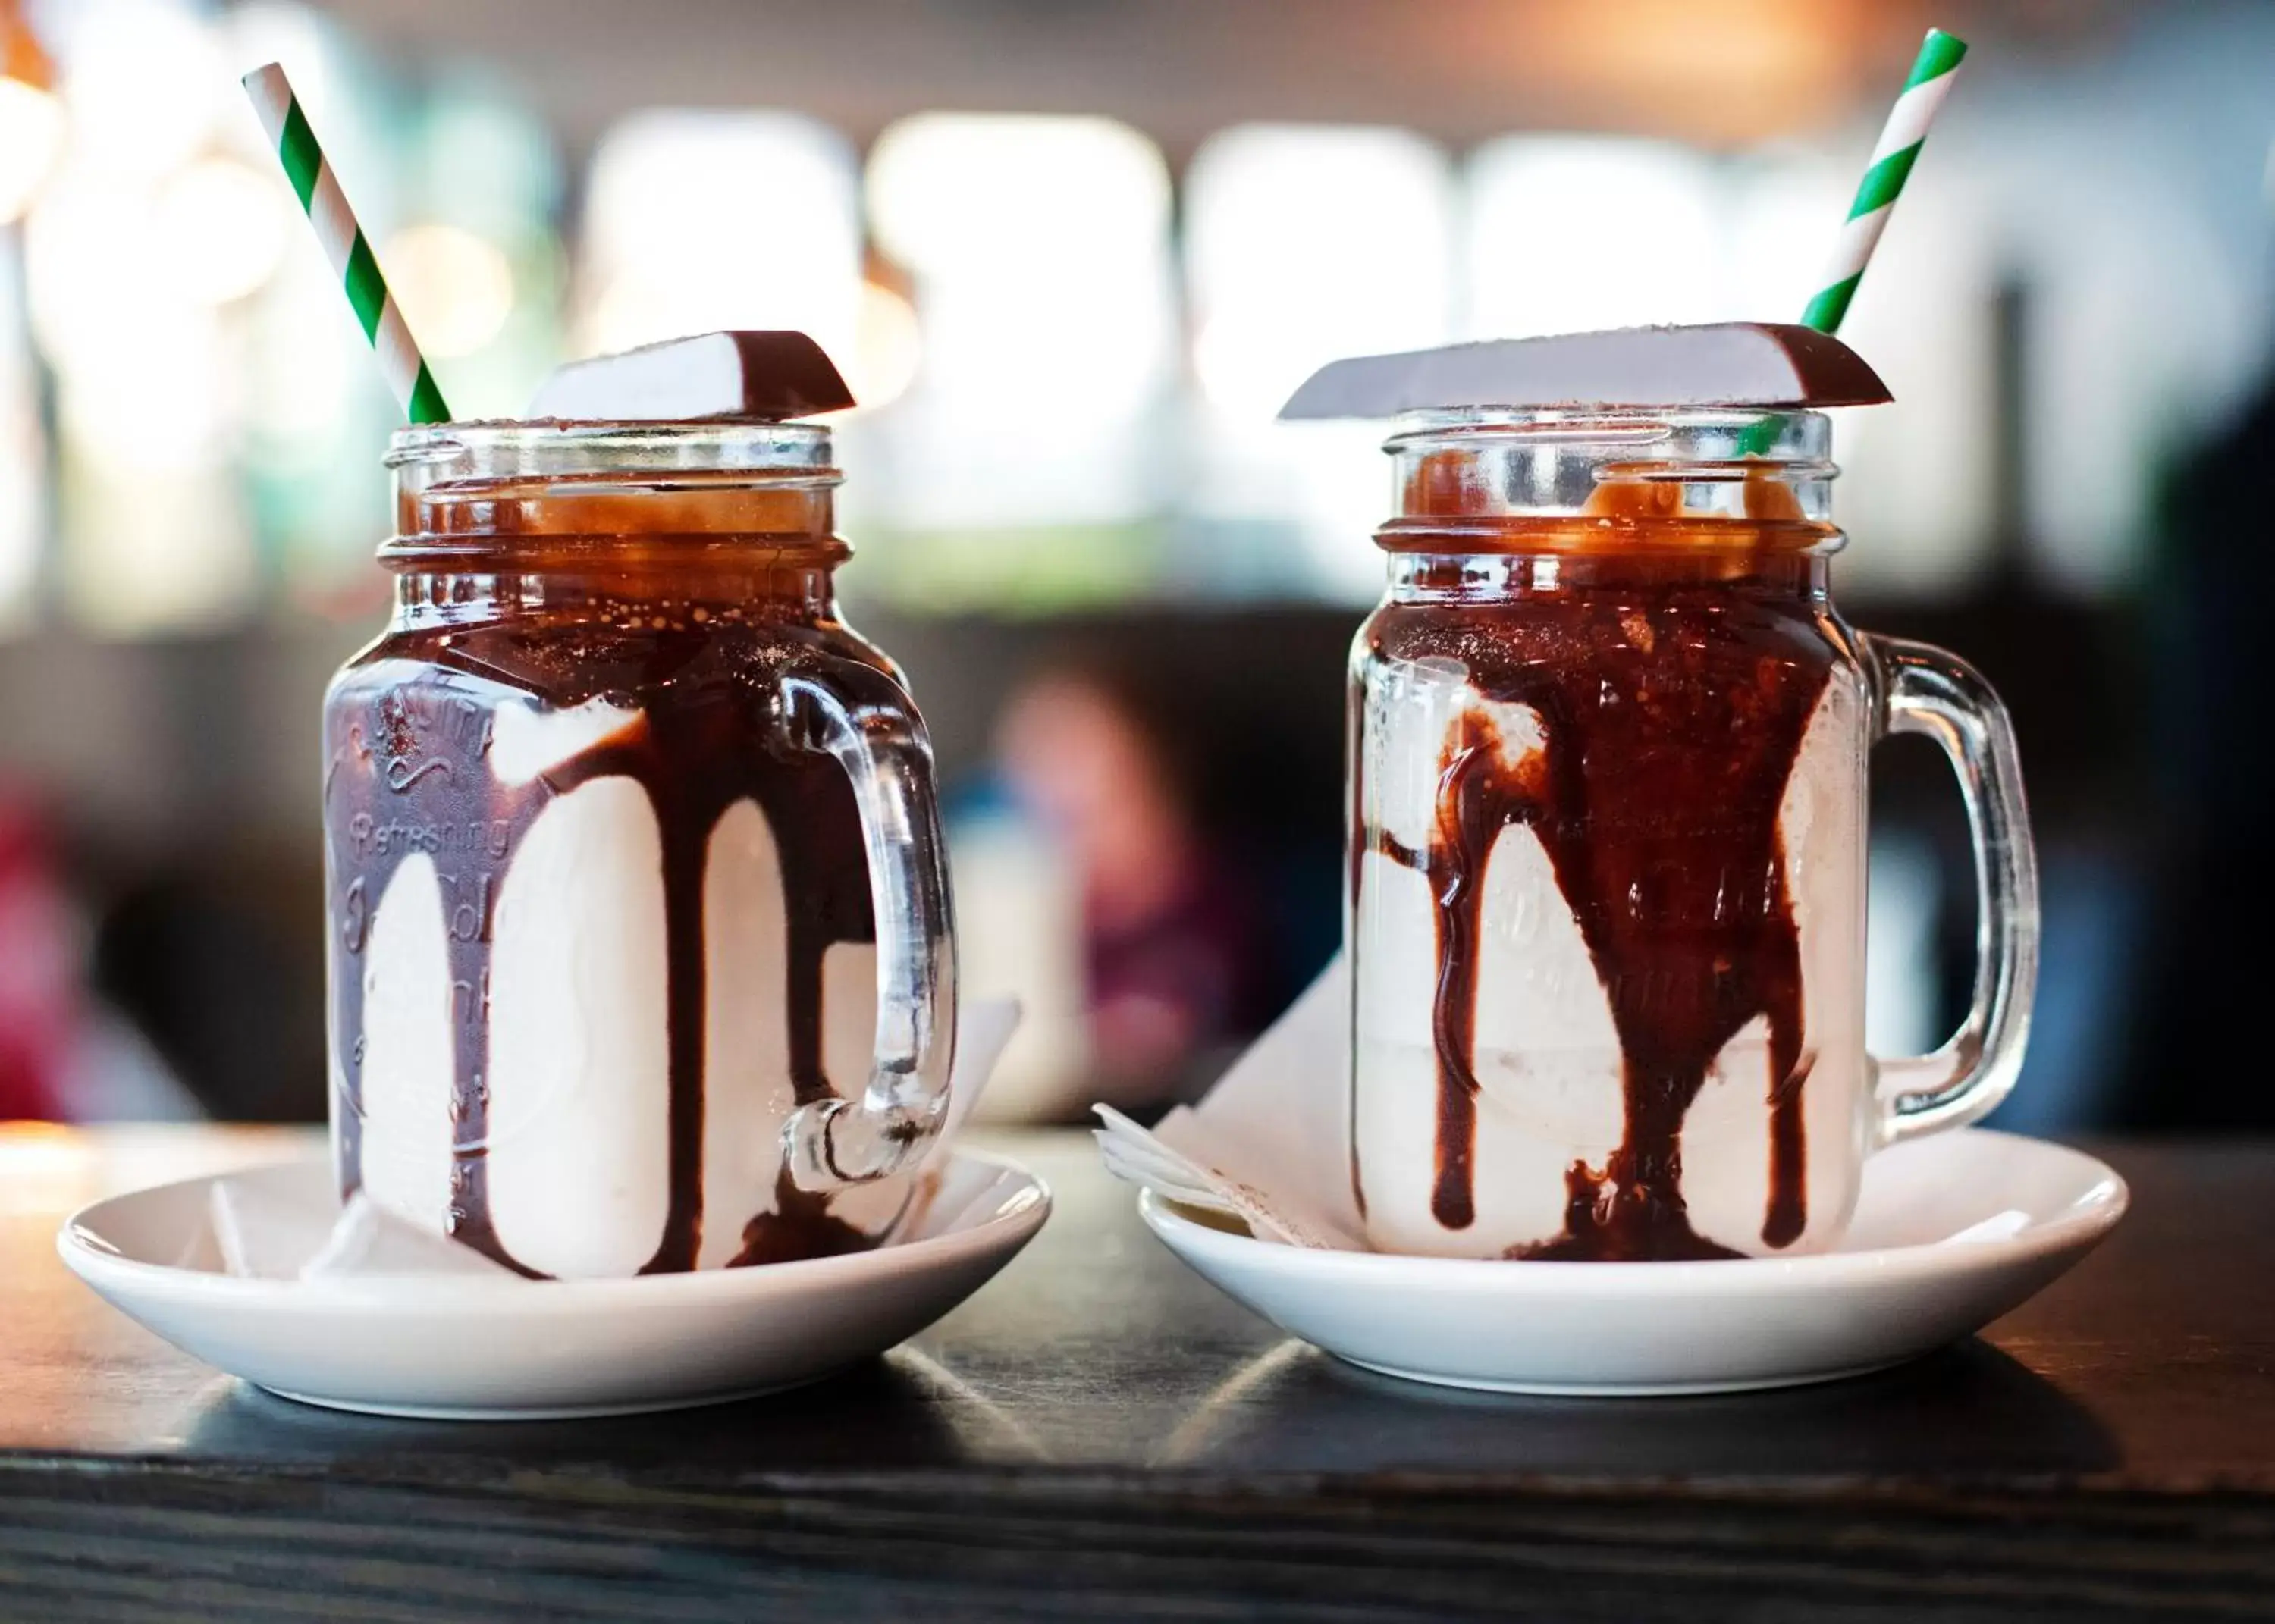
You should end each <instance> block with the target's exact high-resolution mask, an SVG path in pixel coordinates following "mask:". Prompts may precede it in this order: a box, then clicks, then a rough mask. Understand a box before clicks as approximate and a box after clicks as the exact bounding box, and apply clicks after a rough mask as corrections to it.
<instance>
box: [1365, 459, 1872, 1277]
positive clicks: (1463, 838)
mask: <svg viewBox="0 0 2275 1624" xmlns="http://www.w3.org/2000/svg"><path fill="white" fill-rule="evenodd" d="M1424 472H1425V474H1426V472H1428V470H1427V468H1426V465H1425V471H1424ZM1758 492H1759V494H1758V496H1757V497H1755V492H1754V491H1752V490H1750V493H1749V495H1750V497H1755V499H1754V500H1752V501H1750V504H1749V511H1750V514H1751V515H1753V517H1752V518H1750V519H1747V520H1739V519H1727V518H1724V519H1713V520H1705V519H1696V518H1691V517H1686V516H1683V515H1682V514H1681V513H1680V512H1679V511H1674V512H1670V511H1668V510H1667V497H1668V496H1669V495H1674V496H1676V498H1677V499H1678V500H1679V490H1678V489H1677V488H1676V487H1650V486H1629V487H1622V486H1619V485H1606V486H1605V487H1603V488H1602V490H1601V491H1599V500H1598V502H1596V503H1594V504H1591V510H1590V515H1591V517H1601V516H1604V515H1606V514H1613V515H1617V516H1619V517H1622V518H1624V519H1627V520H1631V521H1635V522H1634V523H1631V524H1625V525H1621V526H1620V527H1619V528H1618V529H1617V530H1616V531H1615V532H1614V533H1610V534H1608V535H1607V534H1606V533H1603V532H1600V531H1598V530H1594V529H1592V528H1591V527H1590V526H1589V525H1586V524H1585V523H1584V522H1571V521H1531V520H1526V521H1510V522H1509V523H1508V529H1507V533H1506V535H1505V537H1504V539H1503V541H1502V543H1501V545H1502V547H1503V548H1504V549H1505V550H1508V551H1511V552H1517V553H1527V552H1533V551H1542V552H1547V551H1567V552H1569V553H1570V554H1571V555H1573V557H1572V562H1573V563H1574V565H1575V566H1576V567H1573V568H1568V569H1567V570H1564V571H1562V574H1561V579H1560V580H1559V581H1558V582H1557V583H1556V584H1553V585H1548V586H1546V587H1543V586H1541V585H1538V584H1537V583H1536V585H1534V586H1532V587H1530V588H1528V589H1527V590H1526V592H1525V593H1523V597H1522V599H1521V601H1518V600H1493V599H1485V600H1482V601H1474V602H1428V603H1398V604H1394V605H1392V606H1389V607H1387V608H1385V609H1384V610H1382V611H1379V612H1378V614H1377V615H1376V616H1375V617H1374V618H1373V619H1372V620H1371V621H1370V622H1369V623H1368V627H1367V629H1366V630H1365V631H1363V632H1362V634H1361V635H1362V658H1363V659H1372V660H1379V661H1394V662H1413V661H1423V660H1440V661H1458V662H1460V664H1461V665H1462V666H1463V667H1464V668H1466V672H1467V676H1466V681H1467V683H1468V684H1469V686H1470V689H1471V690H1472V691H1473V692H1474V695H1475V698H1476V699H1478V700H1483V701H1487V702H1491V703H1497V704H1506V705H1514V706H1524V707H1526V708H1528V709H1529V710H1530V711H1531V713H1532V714H1534V715H1535V716H1537V717H1538V722H1539V727H1540V734H1541V737H1540V742H1539V745H1538V748H1537V749H1533V750H1530V751H1528V752H1523V753H1522V754H1515V755H1513V754H1512V752H1510V751H1509V750H1508V748H1506V742H1505V741H1504V739H1503V738H1502V737H1501V736H1500V730H1499V729H1498V728H1497V727H1496V726H1495V724H1494V722H1493V720H1492V718H1491V717H1490V716H1489V715H1487V714H1485V712H1484V711H1483V710H1482V709H1480V708H1478V706H1476V705H1475V704H1474V703H1473V704H1472V705H1471V706H1470V707H1469V708H1467V709H1466V710H1465V711H1464V713H1463V714H1462V715H1461V716H1460V718H1459V719H1458V720H1457V721H1455V723H1454V725H1453V726H1452V728H1451V729H1450V730H1449V732H1448V735H1447V739H1446V742H1445V744H1444V746H1443V749H1442V752H1441V754H1440V764H1439V767H1440V770H1439V775H1438V791H1437V799H1436V806H1435V816H1434V820H1433V826H1432V829H1431V831H1430V836H1429V841H1428V843H1427V846H1426V848H1425V849H1424V850H1412V849H1410V848H1408V847H1406V846H1404V845H1402V844H1401V843H1400V842H1397V841H1396V840H1394V839H1393V838H1392V837H1391V836H1390V835H1388V834H1387V832H1386V831H1385V830H1383V829H1381V828H1379V827H1363V828H1360V829H1358V830H1357V831H1356V834H1355V838H1354V842H1353V863H1354V872H1353V875H1352V882H1353V895H1354V896H1356V895H1357V883H1358V878H1359V876H1358V872H1357V867H1358V859H1359V857H1361V856H1362V855H1363V854H1364V852H1365V851H1367V850H1372V851H1375V852H1379V853H1380V854H1382V855H1383V856H1385V857H1388V858H1390V859H1391V860H1392V861H1394V862H1396V863H1399V864H1401V865H1405V866H1407V867H1409V868H1411V869H1414V870H1416V871H1417V872H1421V873H1422V874H1423V875H1425V877H1426V879H1427V880H1428V882H1429V888H1430V893H1431V896H1432V903H1433V907H1434V911H1435V919H1436V978H1435V994H1434V1000H1433V1005H1432V1040H1433V1046H1434V1049H1435V1053H1436V1061H1437V1069H1438V1091H1437V1101H1438V1104H1437V1123H1436V1134H1435V1154H1434V1180H1433V1182H1432V1192H1431V1210H1432V1214H1433V1216H1434V1217H1435V1218H1436V1220H1437V1221H1438V1222H1439V1223H1440V1224H1441V1225H1443V1226H1444V1227H1446V1228H1447V1229H1452V1230H1459V1229H1463V1228H1466V1227H1469V1226H1470V1224H1471V1223H1472V1222H1474V1221H1475V1217H1476V1209H1475V1195H1474V1192H1475V1178H1476V1168H1475V1154H1476V1147H1477V1098H1478V1077H1477V1072H1476V1026H1477V1010H1478V998H1479V997H1480V995H1481V993H1483V995H1485V996H1490V989H1481V988H1480V987H1479V986H1478V956H1479V935H1480V928H1481V923H1482V921H1481V918H1480V909H1481V903H1482V898H1483V893H1484V889H1485V867H1486V863H1487V859H1488V857H1490V855H1491V853H1492V851H1493V845H1494V842H1496V841H1497V840H1498V838H1499V837H1500V834H1501V832H1502V831H1503V830H1504V829H1507V828H1509V827H1524V828H1527V829H1529V830H1531V833H1532V834H1533V835H1535V837H1537V838H1538V841H1539V842H1540V844H1541V846H1542V848H1543V850H1545V851H1546V854H1547V857H1548V859H1549V863H1550V865H1551V867H1552V869H1553V872H1554V875H1555V879H1556V883H1557V887H1558V888H1559V890H1560V892H1561V895H1562V896H1563V899H1564V901H1565V903H1566V904H1567V905H1568V907H1569V908H1570V910H1571V912H1572V917H1573V918H1574V920H1575V922H1576V924H1577V925H1578V927H1579V930H1580V933H1581V936H1582V939H1583V941H1584V942H1585V944H1586V947H1587V949H1588V953H1589V955H1590V957H1591V961H1592V963H1593V964H1594V967H1595V970H1596V973H1597V977H1598V978H1599V981H1600V982H1601V984H1602V986H1603V989H1604V993H1605V996H1606V1001H1607V1002H1608V1004H1609V1007H1610V1010H1611V1015H1612V1019H1613V1023H1614V1029H1615V1031H1617V1034H1618V1038H1619V1043H1620V1050H1621V1108H1622V1116H1623V1124H1624V1127H1623V1133H1622V1136H1621V1140H1620V1143H1619V1144H1618V1146H1617V1147H1616V1148H1615V1149H1614V1151H1613V1152H1612V1153H1611V1155H1610V1157H1609V1158H1608V1159H1607V1160H1606V1163H1605V1165H1604V1166H1602V1167H1591V1166H1590V1165H1588V1163H1587V1162H1586V1161H1584V1160H1576V1161H1575V1162H1574V1163H1573V1164H1572V1165H1571V1166H1570V1167H1569V1168H1568V1170H1567V1172H1566V1175H1565V1189H1566V1202H1565V1213H1564V1228H1563V1232H1562V1233H1561V1235H1557V1236H1555V1237H1554V1238H1553V1239H1551V1240H1548V1241H1546V1242H1543V1243H1538V1244H1536V1245H1532V1246H1529V1247H1522V1248H1518V1249H1515V1250H1513V1251H1512V1252H1511V1253H1510V1254H1509V1255H1510V1256H1513V1257H1523V1258H1551V1259H1574V1260H1593V1261H1634V1260H1644V1259H1683V1258H1732V1257H1736V1256H1739V1255H1740V1254H1738V1253H1736V1252H1734V1251H1732V1250H1729V1249H1728V1248H1727V1247H1724V1246H1721V1245H1719V1244H1717V1243H1714V1242H1712V1241H1711V1240H1708V1239H1707V1238H1705V1237H1704V1236H1703V1235H1699V1234H1698V1233H1697V1231H1696V1230H1695V1229H1694V1228H1693V1227H1691V1224H1690V1220H1689V1212H1688V1210H1687V1208H1686V1206H1685V1204H1684V1200H1683V1194H1682V1151H1681V1142H1682V1123H1683V1119H1684V1116H1685V1114H1686V1113H1687V1112H1688V1111H1689V1107H1690V1105H1691V1103H1692V1101H1693V1100H1694V1099H1697V1095H1698V1092H1699V1090H1700V1088H1701V1087H1702V1086H1703V1085H1704V1083H1705V1081H1706V1078H1707V1076H1708V1073H1709V1069H1710V1068H1711V1067H1712V1065H1713V1063H1714V1061H1715V1058H1716V1056H1717V1055H1718V1054H1719V1053H1720V1052H1721V1050H1722V1048H1723V1046H1725V1045H1726V1044H1727V1043H1728V1042H1729V1041H1730V1039H1732V1038H1734V1037H1735V1035H1736V1034H1737V1033H1738V1032H1739V1031H1740V1030H1741V1029H1742V1027H1744V1026H1745V1025H1746V1024H1747V1023H1749V1022H1750V1021H1753V1020H1755V1019H1756V1018H1757V1017H1759V1018H1764V1019H1765V1021H1766V1023H1767V1026H1768V1029H1769V1033H1770V1055H1771V1076H1772V1077H1773V1078H1775V1079H1777V1081H1776V1082H1775V1083H1774V1084H1773V1085H1772V1092H1771V1099H1770V1137H1771V1144H1770V1151H1771V1155H1770V1186H1771V1188H1770V1193H1769V1197H1768V1200H1767V1204H1766V1207H1765V1212H1764V1213H1763V1218H1762V1227H1761V1235H1762V1239H1763V1241H1764V1243H1765V1244H1767V1245H1769V1246H1772V1247H1783V1246H1787V1245H1789V1244H1791V1243H1793V1242H1794V1241H1795V1239H1796V1238H1798V1237H1799V1235H1801V1233H1802V1230H1803V1227H1805V1225H1806V1222H1807V1218H1808V1213H1807V1208H1806V1199H1805V1186H1806V1174H1807V1169H1806V1166H1805V1156H1804V1142H1803V1121H1802V1099H1803V1091H1804V1090H1805V1089H1806V1087H1807V1085H1808V1080H1809V1070H1810V1054H1809V1051H1808V1048H1807V1046H1806V1033H1805V1031H1804V1029H1803V988H1802V965H1801V954H1800V941H1799V933H1798V930H1797V928H1796V925H1795V918H1794V907H1793V898H1792V895H1791V892H1790V889H1789V887H1788V873H1787V866H1786V854H1785V851H1784V850H1783V844H1782V841H1781V839H1780V834H1779V828H1778V816H1779V812H1780V806H1781V804H1782V803H1783V800H1784V797H1785V792H1786V786H1787V782H1788V779H1789V778H1790V777H1791V776H1792V774H1793V770H1794V766H1795V761H1796V759H1797V758H1798V756H1799V753H1800V750H1801V744H1802V739H1803V734H1804V732H1805V731H1806V729H1807V728H1808V725H1809V721H1810V716H1811V714H1813V713H1814V712H1815V710H1816V708H1817V705H1818V699H1819V698H1820V696H1821V695H1822V694H1823V693H1824V691H1825V684H1826V682H1827V680H1828V678H1829V676H1830V675H1831V673H1832V671H1833V665H1834V663H1835V661H1836V660H1837V659H1838V658H1839V657H1840V643H1839V642H1838V641H1836V640H1834V639H1833V638H1829V637H1828V636H1827V635H1826V631H1825V627H1824V624H1823V622H1822V620H1821V617H1820V611H1819V610H1818V608H1817V607H1816V606H1815V605H1813V604H1812V603H1811V602H1810V600H1809V598H1808V596H1807V594H1806V593H1798V592H1796V591H1795V586H1794V585H1793V573H1792V571H1793V569H1794V567H1796V566H1800V562H1801V561H1799V560H1798V559H1797V558H1795V556H1794V555H1795V548H1796V543H1797V542H1798V543H1799V544H1801V545H1806V544H1807V543H1808V542H1809V541H1810V540H1815V539H1818V538H1820V537H1821V535H1822V531H1821V529H1818V528H1813V527H1809V526H1806V525H1799V524H1797V523H1793V522H1790V521H1789V520H1788V517H1787V515H1786V513H1785V512H1784V511H1782V510H1781V509H1780V505H1779V500H1778V499H1779V498H1781V497H1785V496H1786V495H1787V493H1785V492H1784V491H1783V490H1782V489H1780V488H1779V487H1775V486H1772V485H1769V484H1767V483H1766V482H1764V483H1763V484H1762V485H1760V486H1759V487H1758ZM1417 509H1419V510H1425V511H1426V510H1427V509H1426V507H1425V505H1424V503H1423V502H1417V501H1414V500H1413V499H1412V498H1410V511H1411V510H1417ZM1798 517H1799V516H1798V513H1797V511H1795V512H1794V513H1793V514H1792V515H1791V519H1792V520H1795V521H1797V520H1798ZM1660 524H1663V525H1664V526H1665V528H1664V531H1663V532H1660V531H1658V530H1657V529H1656V525H1660ZM1788 532H1792V534H1788ZM1404 545H1409V546H1410V547H1411V548H1413V549H1414V550H1417V551H1429V550H1431V548H1430V547H1429V545H1428V543H1427V541H1426V540H1418V541H1412V542H1409V543H1404ZM1445 550H1446V551H1447V552H1448V553H1452V552H1456V551H1461V552H1471V551H1478V550H1484V549H1483V548H1481V547H1480V544H1479V542H1478V539H1477V537H1476V536H1475V535H1474V534H1470V535H1467V536H1465V537H1464V538H1463V540H1462V541H1461V543H1460V545H1459V547H1458V548H1456V547H1454V546H1451V545H1448V546H1447V548H1445ZM1802 567H1805V566H1802ZM1354 772H1355V774H1356V772H1357V758H1356V757H1354ZM1355 794H1356V796H1357V805H1359V806H1363V805H1364V788H1363V786H1361V787H1360V788H1359V789H1357V790H1356V791H1355ZM1353 1181H1354V1186H1355V1187H1356V1184H1357V1167H1356V1163H1355V1164H1354V1168H1353Z"/></svg>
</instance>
